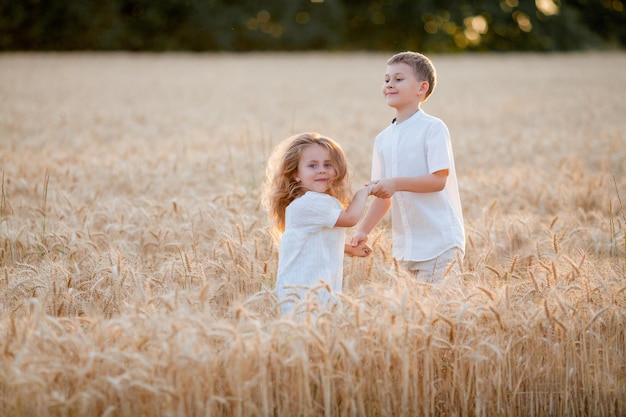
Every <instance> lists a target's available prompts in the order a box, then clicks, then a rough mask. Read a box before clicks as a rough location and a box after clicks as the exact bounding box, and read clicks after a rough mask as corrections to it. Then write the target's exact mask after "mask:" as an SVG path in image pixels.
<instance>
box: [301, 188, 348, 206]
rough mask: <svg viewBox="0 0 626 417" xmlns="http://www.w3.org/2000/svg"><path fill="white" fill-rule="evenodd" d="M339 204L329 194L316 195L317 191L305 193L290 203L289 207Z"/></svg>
mask: <svg viewBox="0 0 626 417" xmlns="http://www.w3.org/2000/svg"><path fill="white" fill-rule="evenodd" d="M335 203H337V204H339V206H341V203H340V202H339V200H338V199H336V198H335V197H333V196H332V195H330V194H326V193H318V192H317V191H307V192H306V193H304V194H303V195H301V196H300V197H298V198H296V199H295V200H293V201H292V202H291V204H290V205H294V206H312V205H313V206H316V205H320V204H321V205H327V204H335Z"/></svg>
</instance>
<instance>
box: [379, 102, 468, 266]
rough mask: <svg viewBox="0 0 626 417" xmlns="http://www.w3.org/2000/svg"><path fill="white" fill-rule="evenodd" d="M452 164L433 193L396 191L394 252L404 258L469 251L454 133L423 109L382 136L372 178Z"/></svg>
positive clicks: (426, 171)
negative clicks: (452, 139)
mask: <svg viewBox="0 0 626 417" xmlns="http://www.w3.org/2000/svg"><path fill="white" fill-rule="evenodd" d="M443 169H448V170H449V173H448V178H447V181H446V186H445V188H444V189H443V190H442V191H439V192H433V193H412V192H402V191H400V192H396V193H394V195H393V196H392V198H391V199H392V205H391V223H392V244H393V255H394V257H395V258H397V259H398V260H402V261H426V260H430V259H434V258H436V257H437V256H439V255H440V254H442V253H443V252H445V251H446V250H448V249H451V248H454V247H458V248H459V249H461V250H462V251H463V252H464V251H465V228H464V224H463V211H462V207H461V198H460V196H459V187H458V183H457V178H456V170H455V166H454V155H453V152H452V144H451V141H450V133H449V131H448V128H447V126H446V125H445V123H444V122H443V121H442V120H440V119H438V118H436V117H433V116H430V115H428V114H426V113H425V112H424V111H423V110H419V111H417V112H416V113H415V114H413V115H412V116H411V117H410V118H408V119H407V120H405V121H403V122H402V123H400V124H398V125H396V124H395V123H392V124H391V125H389V126H388V127H387V128H385V129H384V130H383V131H382V132H380V133H379V134H378V135H377V136H376V140H375V143H374V152H373V157H372V181H375V180H379V179H384V178H390V177H415V176H419V175H427V174H432V173H434V172H437V171H440V170H443Z"/></svg>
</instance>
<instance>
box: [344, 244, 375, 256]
mask: <svg viewBox="0 0 626 417" xmlns="http://www.w3.org/2000/svg"><path fill="white" fill-rule="evenodd" d="M345 253H346V254H347V255H349V256H359V257H362V258H363V257H366V256H369V255H370V254H371V253H372V249H371V248H370V247H369V246H367V245H366V244H365V242H361V243H359V244H358V245H356V246H355V245H352V244H350V245H346V248H345Z"/></svg>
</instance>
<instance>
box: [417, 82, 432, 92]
mask: <svg viewBox="0 0 626 417" xmlns="http://www.w3.org/2000/svg"><path fill="white" fill-rule="evenodd" d="M428 87H430V84H428V81H422V82H421V83H420V87H419V90H418V93H419V94H423V95H426V93H427V92H428Z"/></svg>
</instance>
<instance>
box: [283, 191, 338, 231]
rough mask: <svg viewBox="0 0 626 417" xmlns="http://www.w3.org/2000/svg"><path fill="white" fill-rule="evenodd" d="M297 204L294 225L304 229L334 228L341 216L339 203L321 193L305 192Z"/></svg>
mask: <svg viewBox="0 0 626 417" xmlns="http://www.w3.org/2000/svg"><path fill="white" fill-rule="evenodd" d="M298 200H299V201H298V202H297V204H298V210H296V211H294V219H293V220H294V223H295V224H297V225H299V226H300V227H302V228H306V229H309V228H310V229H313V230H315V229H321V228H323V227H334V226H335V223H337V219H338V218H339V215H340V214H341V210H342V207H341V203H339V200H337V199H336V198H334V197H332V196H330V195H328V194H323V193H316V192H313V191H309V192H307V193H306V194H305V195H303V196H302V197H300V198H299V199H298Z"/></svg>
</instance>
